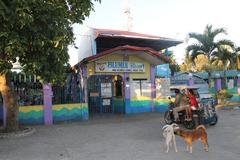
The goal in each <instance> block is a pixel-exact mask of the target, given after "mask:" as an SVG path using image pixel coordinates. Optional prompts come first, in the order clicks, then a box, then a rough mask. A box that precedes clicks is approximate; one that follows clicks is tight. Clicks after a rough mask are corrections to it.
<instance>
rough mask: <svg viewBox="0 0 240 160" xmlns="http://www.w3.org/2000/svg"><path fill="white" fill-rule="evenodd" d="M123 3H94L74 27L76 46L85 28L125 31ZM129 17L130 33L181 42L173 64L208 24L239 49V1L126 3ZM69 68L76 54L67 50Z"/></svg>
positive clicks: (104, 0) (138, 0) (113, 0)
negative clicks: (190, 37)
mask: <svg viewBox="0 0 240 160" xmlns="http://www.w3.org/2000/svg"><path fill="white" fill-rule="evenodd" d="M125 6H126V0H101V3H99V2H94V10H95V11H94V12H91V14H90V16H89V17H87V18H86V19H85V20H84V22H83V24H81V25H74V33H75V37H76V41H75V43H76V46H77V47H79V48H80V44H79V43H78V40H79V38H80V37H81V36H82V35H84V32H85V31H86V28H87V27H93V28H104V29H117V30H124V28H125V27H126V17H125V15H124V8H125ZM128 6H129V8H130V12H131V17H132V28H131V31H132V32H139V33H144V34H150V35H156V36H161V37H167V38H174V39H178V40H182V41H183V42H184V43H182V44H180V45H178V46H176V47H172V48H171V50H173V53H174V56H175V59H176V61H177V62H178V63H179V64H181V63H182V62H183V59H184V54H185V48H186V46H187V42H186V39H187V35H188V33H190V32H196V33H203V30H204V28H205V26H206V25H207V24H211V25H213V28H225V29H226V30H227V32H228V35H226V36H221V37H219V38H225V39H229V40H232V41H233V42H234V43H235V44H236V45H237V46H240V21H239V16H240V9H239V7H240V1H239V0H128ZM69 54H70V64H71V65H74V64H76V63H77V61H76V60H77V58H76V57H77V50H76V49H74V48H73V47H70V48H69Z"/></svg>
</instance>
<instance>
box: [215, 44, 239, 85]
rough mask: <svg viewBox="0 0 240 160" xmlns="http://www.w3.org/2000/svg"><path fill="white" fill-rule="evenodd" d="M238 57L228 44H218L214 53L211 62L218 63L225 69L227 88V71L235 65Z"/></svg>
mask: <svg viewBox="0 0 240 160" xmlns="http://www.w3.org/2000/svg"><path fill="white" fill-rule="evenodd" d="M236 58H237V55H236V53H235V52H233V49H232V48H229V47H226V46H218V48H217V50H216V51H215V52H213V54H212V58H211V62H212V63H215V64H217V65H219V64H220V67H221V68H222V70H223V71H224V82H225V86H224V87H225V88H226V86H227V76H226V71H227V70H229V69H232V68H233V66H235V64H236Z"/></svg>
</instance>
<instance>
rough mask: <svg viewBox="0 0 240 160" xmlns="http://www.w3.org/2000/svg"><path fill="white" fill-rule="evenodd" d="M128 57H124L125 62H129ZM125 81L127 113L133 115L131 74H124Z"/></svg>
mask: <svg viewBox="0 0 240 160" xmlns="http://www.w3.org/2000/svg"><path fill="white" fill-rule="evenodd" d="M128 60H129V57H128V55H124V56H123V61H128ZM123 81H124V95H125V113H131V106H130V83H129V81H130V79H129V73H128V72H124V74H123Z"/></svg>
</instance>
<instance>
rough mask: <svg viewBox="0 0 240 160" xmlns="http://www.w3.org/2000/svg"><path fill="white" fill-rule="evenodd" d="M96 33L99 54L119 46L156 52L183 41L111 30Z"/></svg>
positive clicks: (96, 31) (95, 31)
mask: <svg viewBox="0 0 240 160" xmlns="http://www.w3.org/2000/svg"><path fill="white" fill-rule="evenodd" d="M93 30H94V33H95V40H96V43H97V46H98V51H97V52H98V53H99V52H102V51H106V50H108V49H111V48H115V47H117V46H124V45H130V46H139V47H149V48H152V49H154V50H156V51H160V50H162V49H166V48H169V47H172V46H176V45H178V44H180V43H182V42H183V41H180V40H176V39H171V38H165V37H159V36H153V35H148V34H141V33H136V32H129V31H120V30H109V29H93Z"/></svg>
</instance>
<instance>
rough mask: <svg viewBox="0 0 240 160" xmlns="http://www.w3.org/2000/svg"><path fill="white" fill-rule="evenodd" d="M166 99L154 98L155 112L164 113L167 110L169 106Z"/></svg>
mask: <svg viewBox="0 0 240 160" xmlns="http://www.w3.org/2000/svg"><path fill="white" fill-rule="evenodd" d="M169 102H170V101H169V100H168V98H155V100H154V111H155V112H165V111H167V110H168V105H169Z"/></svg>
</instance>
